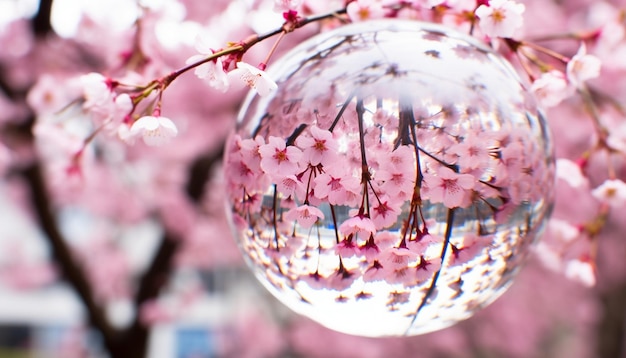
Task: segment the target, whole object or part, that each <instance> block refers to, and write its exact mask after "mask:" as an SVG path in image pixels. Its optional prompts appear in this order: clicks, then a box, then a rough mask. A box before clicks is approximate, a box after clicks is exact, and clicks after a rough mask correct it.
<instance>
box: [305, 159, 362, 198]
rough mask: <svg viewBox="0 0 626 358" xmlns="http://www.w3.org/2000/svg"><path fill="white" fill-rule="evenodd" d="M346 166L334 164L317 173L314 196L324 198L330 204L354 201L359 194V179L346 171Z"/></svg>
mask: <svg viewBox="0 0 626 358" xmlns="http://www.w3.org/2000/svg"><path fill="white" fill-rule="evenodd" d="M347 170H348V169H347V168H345V167H343V166H335V167H332V168H329V169H328V170H327V171H326V172H324V173H322V174H320V175H318V176H317V177H316V178H315V180H314V183H315V196H316V197H317V198H319V199H326V200H328V202H329V203H330V204H332V205H350V204H353V203H356V200H357V199H358V197H357V195H359V194H358V193H359V190H360V184H359V179H357V178H356V177H354V176H352V175H351V174H349V173H347Z"/></svg>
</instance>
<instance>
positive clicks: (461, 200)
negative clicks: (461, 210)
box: [424, 167, 476, 208]
mask: <svg viewBox="0 0 626 358" xmlns="http://www.w3.org/2000/svg"><path fill="white" fill-rule="evenodd" d="M424 180H425V181H426V182H427V187H428V190H427V192H428V198H429V199H430V201H431V202H433V203H443V205H445V206H446V207H448V208H455V207H459V206H461V207H465V206H467V204H468V201H469V193H470V190H471V189H472V188H473V187H474V183H475V181H476V180H475V179H474V177H473V176H472V175H469V174H458V173H455V172H454V171H453V170H452V169H450V168H447V167H439V169H438V170H437V175H432V174H427V175H425V176H424Z"/></svg>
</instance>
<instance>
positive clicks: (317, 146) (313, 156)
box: [296, 126, 339, 166]
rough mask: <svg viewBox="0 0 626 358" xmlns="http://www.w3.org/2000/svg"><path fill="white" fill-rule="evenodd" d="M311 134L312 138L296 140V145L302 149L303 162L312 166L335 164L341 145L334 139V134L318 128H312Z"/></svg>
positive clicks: (302, 136)
mask: <svg viewBox="0 0 626 358" xmlns="http://www.w3.org/2000/svg"><path fill="white" fill-rule="evenodd" d="M310 132H311V136H310V137H309V136H308V135H301V136H300V137H298V139H297V140H296V144H297V145H298V146H299V147H300V148H302V154H303V158H302V159H303V161H304V162H308V163H309V164H310V165H312V166H316V165H318V164H322V165H329V164H331V163H333V161H334V159H335V158H336V153H337V149H338V148H339V144H338V143H337V141H336V140H335V139H334V138H333V134H332V133H331V132H330V131H327V130H322V129H320V128H318V127H317V126H313V127H311V130H310Z"/></svg>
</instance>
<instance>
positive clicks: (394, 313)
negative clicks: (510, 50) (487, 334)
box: [224, 20, 554, 337]
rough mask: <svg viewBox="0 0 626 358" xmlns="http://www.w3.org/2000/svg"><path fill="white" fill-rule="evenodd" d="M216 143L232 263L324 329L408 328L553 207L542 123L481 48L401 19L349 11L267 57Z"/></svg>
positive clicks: (514, 255) (439, 321)
mask: <svg viewBox="0 0 626 358" xmlns="http://www.w3.org/2000/svg"><path fill="white" fill-rule="evenodd" d="M268 74H269V75H270V76H271V77H272V78H273V79H274V80H275V81H276V82H277V84H278V89H277V90H276V91H275V92H273V93H272V94H271V95H269V96H264V97H260V96H258V95H256V94H250V95H249V96H248V97H247V99H246V101H245V102H244V105H243V108H242V110H241V112H240V115H239V120H238V125H237V128H236V130H235V131H234V133H233V134H232V135H231V136H230V138H229V140H228V142H227V147H226V149H225V158H224V170H225V178H226V186H227V197H228V212H229V217H230V219H231V220H232V226H233V228H234V230H235V234H236V240H237V241H238V245H239V247H240V249H241V251H242V253H243V256H244V257H245V259H246V262H247V263H248V265H249V267H250V268H251V269H252V271H253V272H254V273H255V275H256V277H257V278H258V279H259V280H260V281H261V283H262V284H263V285H264V286H265V287H266V288H267V289H268V290H269V291H270V292H271V293H272V294H273V295H274V296H275V297H276V298H277V299H278V300H280V301H281V302H282V303H283V304H285V305H286V306H287V307H289V308H291V309H292V310H294V311H296V312H298V313H300V314H302V315H304V316H307V317H309V318H311V319H313V320H314V321H317V322H319V323H320V324H322V325H324V326H326V327H329V328H331V329H333V330H336V331H340V332H344V333H348V334H353V335H361V336H370V337H378V336H403V335H417V334H422V333H426V332H431V331H434V330H438V329H442V328H445V327H447V326H450V325H452V324H454V323H456V322H458V321H460V320H463V319H466V318H468V317H470V316H471V315H472V314H473V313H475V312H476V311H477V310H479V309H481V308H482V307H485V306H486V305H488V304H489V303H490V302H492V301H493V300H495V299H496V298H497V297H498V296H500V295H501V294H502V293H503V292H504V291H505V290H506V288H507V287H508V286H509V285H510V284H511V282H512V279H513V278H514V276H515V274H516V273H517V271H519V269H520V266H521V264H522V263H523V261H524V258H525V257H526V256H527V253H528V252H529V249H530V246H531V245H532V244H533V242H535V241H536V240H537V237H538V235H539V234H540V232H541V231H542V228H543V226H544V224H545V222H546V220H547V218H548V216H549V214H550V211H551V207H552V203H553V185H554V158H553V149H552V146H551V141H550V134H549V132H548V128H547V126H546V122H545V119H544V118H543V116H542V114H541V112H540V111H539V110H538V108H537V105H536V101H535V100H534V99H533V97H532V95H531V94H530V93H529V91H528V86H527V84H526V83H525V82H524V81H522V80H521V79H520V78H519V76H518V75H517V73H516V71H515V70H514V68H513V67H512V66H511V65H510V64H509V63H508V62H507V61H506V60H505V59H504V58H503V57H501V56H500V55H498V54H497V53H496V52H494V51H493V50H492V49H490V48H489V47H487V46H485V45H483V44H481V43H479V42H478V41H476V40H474V39H473V38H471V37H468V36H467V35H464V34H461V33H458V32H455V31H453V30H450V29H447V28H444V27H441V26H438V25H434V24H425V23H420V22H415V21H402V20H385V21H371V22H366V23H360V24H352V25H346V26H343V27H340V28H338V29H335V30H332V31H329V32H326V33H322V34H320V35H317V36H315V37H313V38H311V39H309V40H307V41H305V42H303V43H301V44H300V45H299V46H297V47H295V48H293V49H292V50H291V51H290V52H288V53H287V54H286V55H284V57H283V58H282V59H280V60H278V61H276V62H275V63H273V64H272V65H271V67H270V69H269V70H268Z"/></svg>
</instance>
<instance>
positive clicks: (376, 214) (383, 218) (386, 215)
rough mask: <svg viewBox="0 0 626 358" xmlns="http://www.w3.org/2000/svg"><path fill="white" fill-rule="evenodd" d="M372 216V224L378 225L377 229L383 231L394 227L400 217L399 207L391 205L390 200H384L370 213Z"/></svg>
mask: <svg viewBox="0 0 626 358" xmlns="http://www.w3.org/2000/svg"><path fill="white" fill-rule="evenodd" d="M370 212H371V215H372V222H373V223H374V224H375V225H376V228H377V229H383V228H386V227H389V226H391V225H393V224H394V223H395V222H396V221H397V219H398V215H400V210H399V207H398V205H397V204H396V203H390V201H389V199H388V198H382V199H381V201H380V202H377V203H376V204H375V205H373V206H372V210H371V211H370Z"/></svg>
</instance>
